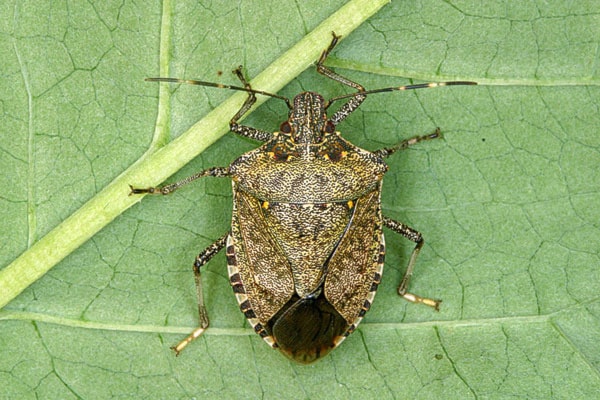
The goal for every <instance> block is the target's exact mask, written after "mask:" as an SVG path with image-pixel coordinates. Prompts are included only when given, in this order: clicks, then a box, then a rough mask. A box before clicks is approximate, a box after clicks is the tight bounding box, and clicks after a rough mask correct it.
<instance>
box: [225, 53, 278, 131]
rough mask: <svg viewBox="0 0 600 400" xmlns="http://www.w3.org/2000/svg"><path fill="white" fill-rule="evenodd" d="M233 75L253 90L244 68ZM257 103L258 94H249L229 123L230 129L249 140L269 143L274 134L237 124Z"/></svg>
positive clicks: (240, 68) (236, 70)
mask: <svg viewBox="0 0 600 400" xmlns="http://www.w3.org/2000/svg"><path fill="white" fill-rule="evenodd" d="M233 73H234V74H235V75H236V76H237V77H238V79H239V80H240V81H241V82H242V83H243V84H244V87H245V88H246V89H249V90H252V86H250V83H249V82H248V80H247V79H246V77H245V76H244V74H243V73H242V66H241V65H240V66H239V67H237V68H236V69H234V70H233ZM254 103H256V94H255V93H254V92H248V97H247V98H246V101H245V102H244V104H242V107H241V108H240V109H239V111H238V112H237V113H236V114H235V115H234V116H233V118H231V121H229V129H231V131H232V132H233V133H237V134H238V135H240V136H244V137H247V138H249V139H254V140H258V141H260V142H267V141H269V140H271V139H272V138H273V134H272V133H271V132H267V131H261V130H259V129H255V128H252V127H250V126H245V125H239V124H238V123H237V122H238V121H239V120H240V119H241V118H242V117H243V116H244V114H246V113H247V112H248V110H250V108H252V106H253V105H254Z"/></svg>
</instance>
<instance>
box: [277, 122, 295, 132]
mask: <svg viewBox="0 0 600 400" xmlns="http://www.w3.org/2000/svg"><path fill="white" fill-rule="evenodd" d="M279 131H280V132H282V133H290V132H291V131H292V126H291V125H290V123H289V122H288V121H283V122H282V123H281V125H280V126H279Z"/></svg>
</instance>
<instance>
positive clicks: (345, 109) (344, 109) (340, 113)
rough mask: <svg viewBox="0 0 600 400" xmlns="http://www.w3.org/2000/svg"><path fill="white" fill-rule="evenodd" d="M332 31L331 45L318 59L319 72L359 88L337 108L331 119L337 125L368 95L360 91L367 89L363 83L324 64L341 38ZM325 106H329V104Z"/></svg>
mask: <svg viewBox="0 0 600 400" xmlns="http://www.w3.org/2000/svg"><path fill="white" fill-rule="evenodd" d="M331 33H332V34H333V39H332V40H331V43H330V44H329V47H327V49H325V51H323V53H321V57H320V58H319V60H318V61H317V72H318V73H320V74H321V75H325V76H326V77H328V78H329V79H333V80H334V81H336V82H339V83H341V84H344V85H346V86H350V87H352V88H354V89H356V90H358V93H356V94H355V95H354V96H352V97H350V100H348V101H347V102H346V103H345V104H344V105H342V106H341V107H340V108H339V110H337V111H336V112H335V113H334V114H333V115H332V116H331V118H330V119H329V120H330V121H331V122H332V123H333V124H334V125H337V124H339V123H340V122H342V121H343V120H344V119H346V117H347V116H348V115H350V114H352V112H353V111H354V110H356V109H357V108H358V107H359V106H360V105H361V104H362V102H363V101H365V99H366V98H367V96H366V95H363V94H361V93H360V92H364V91H365V88H364V87H363V86H362V85H360V84H358V83H356V82H354V81H352V80H350V79H348V78H346V77H344V76H342V75H340V74H338V73H336V72H333V71H332V70H331V69H329V68H327V67H326V66H325V65H323V63H325V60H326V59H327V57H328V56H329V53H331V51H332V50H333V48H334V47H335V45H336V44H337V42H338V40H339V39H340V38H341V36H338V35H336V34H335V32H331ZM330 103H331V102H329V104H330ZM325 108H327V106H326V107H325Z"/></svg>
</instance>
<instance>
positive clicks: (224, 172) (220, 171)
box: [129, 167, 229, 196]
mask: <svg viewBox="0 0 600 400" xmlns="http://www.w3.org/2000/svg"><path fill="white" fill-rule="evenodd" d="M205 176H214V177H216V178H223V177H226V176H229V167H213V168H209V169H205V170H204V171H200V172H198V173H197V174H194V175H192V176H188V177H187V178H185V179H182V180H180V181H178V182H175V183H171V184H169V185H165V186H159V187H147V188H134V187H133V186H131V185H129V189H131V191H130V192H129V195H130V196H131V195H132V194H145V193H147V194H160V195H163V196H166V195H168V194H171V193H173V192H174V191H176V190H177V189H179V188H180V187H182V186H185V185H187V184H188V183H190V182H193V181H195V180H196V179H198V178H203V177H205Z"/></svg>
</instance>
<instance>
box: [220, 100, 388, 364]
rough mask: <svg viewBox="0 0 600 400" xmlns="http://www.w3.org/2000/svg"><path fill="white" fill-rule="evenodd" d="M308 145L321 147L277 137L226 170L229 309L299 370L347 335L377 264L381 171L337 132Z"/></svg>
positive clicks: (373, 282)
mask: <svg viewBox="0 0 600 400" xmlns="http://www.w3.org/2000/svg"><path fill="white" fill-rule="evenodd" d="M303 95H304V94H301V95H300V96H303ZM309 95H310V96H304V99H305V100H306V99H307V98H308V99H311V100H316V101H318V102H321V104H322V98H321V97H320V96H318V95H316V94H314V93H310V94H309ZM323 115H324V114H323ZM312 137H318V138H320V141H319V142H317V143H312V142H310V141H309V142H308V143H298V142H297V138H294V136H293V135H292V134H290V133H287V134H286V133H281V132H280V133H277V134H275V135H274V138H273V139H272V140H271V141H269V142H267V143H265V144H264V145H263V146H261V147H260V148H258V149H256V150H253V151H251V152H249V153H246V154H244V155H242V156H241V157H240V158H238V159H237V160H236V161H234V162H233V163H232V164H231V165H230V167H229V172H230V174H231V177H232V180H233V197H234V207H233V217H232V222H231V233H230V235H229V237H228V240H227V248H228V251H227V254H228V262H229V274H230V279H231V282H232V284H233V285H234V287H236V285H237V286H238V288H239V290H237V291H236V292H237V293H236V295H237V299H238V302H239V303H240V305H241V306H242V309H243V311H244V313H245V314H246V316H247V317H248V320H249V321H250V323H251V324H252V325H253V326H254V329H255V330H256V331H257V333H259V334H260V335H261V336H263V338H264V339H265V340H266V341H267V342H268V343H269V344H271V345H272V346H273V347H277V348H279V349H280V350H281V351H282V352H284V353H285V354H286V355H288V356H290V357H292V358H293V359H295V360H297V361H300V362H310V361H314V360H315V359H317V358H319V357H322V356H323V355H325V354H326V353H327V352H329V350H331V349H333V348H334V347H335V346H337V345H338V344H339V343H340V342H341V341H342V340H343V338H344V337H346V336H347V335H348V334H349V333H350V332H352V331H353V330H354V328H355V327H356V325H358V323H359V322H360V320H361V318H362V316H363V315H364V312H365V311H366V310H367V309H368V308H369V306H370V303H371V301H372V299H373V297H374V294H375V289H376V287H377V284H378V282H379V278H380V276H381V269H382V267H383V258H384V257H383V255H384V239H383V234H382V216H381V210H380V192H381V179H382V178H383V175H384V173H385V172H386V170H387V166H386V164H385V163H384V161H383V160H382V159H381V158H380V157H378V156H376V155H375V154H373V153H370V152H368V151H366V150H363V149H360V148H358V147H356V146H354V145H352V144H351V143H349V142H348V141H346V140H344V139H343V138H341V137H340V136H339V133H337V132H331V133H328V132H320V131H319V132H316V133H313V134H312ZM290 334H293V338H290Z"/></svg>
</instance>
